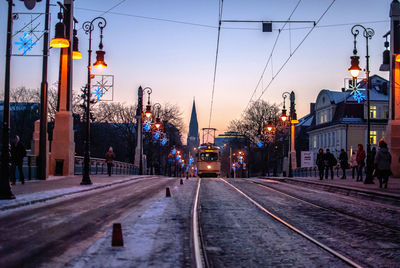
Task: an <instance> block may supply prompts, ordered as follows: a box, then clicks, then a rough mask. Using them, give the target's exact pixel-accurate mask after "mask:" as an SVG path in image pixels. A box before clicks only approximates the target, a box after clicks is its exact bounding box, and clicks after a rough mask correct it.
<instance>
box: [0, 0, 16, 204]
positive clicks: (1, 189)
mask: <svg viewBox="0 0 400 268" xmlns="http://www.w3.org/2000/svg"><path fill="white" fill-rule="evenodd" d="M12 7H13V1H12V0H8V21H7V48H6V67H5V79H4V103H3V105H4V109H3V141H2V143H3V144H2V146H3V147H2V152H1V181H0V183H1V185H0V199H14V198H15V196H14V194H13V193H12V192H11V187H10V167H9V163H10V145H9V144H10V70H11V49H12V43H11V39H12V26H13V17H12V16H13V14H12Z"/></svg>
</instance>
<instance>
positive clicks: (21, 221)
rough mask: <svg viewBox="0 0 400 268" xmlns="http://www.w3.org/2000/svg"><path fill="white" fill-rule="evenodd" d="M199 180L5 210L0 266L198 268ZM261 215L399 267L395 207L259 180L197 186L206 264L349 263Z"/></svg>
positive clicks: (0, 223)
mask: <svg viewBox="0 0 400 268" xmlns="http://www.w3.org/2000/svg"><path fill="white" fill-rule="evenodd" d="M198 181H199V180H198V179H196V178H190V179H189V180H186V179H183V184H180V183H179V179H178V178H165V177H151V176H148V177H146V178H140V179H137V180H132V181H129V182H126V183H123V184H117V185H114V186H111V187H107V188H102V189H98V190H93V191H88V192H84V193H79V194H73V195H70V196H68V197H66V198H59V199H55V200H51V201H49V202H45V203H43V204H35V205H30V206H26V207H23V208H19V209H10V210H8V211H6V212H2V213H0V233H1V236H0V267H21V266H22V267H52V268H53V267H194V253H193V251H194V250H193V229H192V226H193V225H192V212H193V204H194V198H195V192H196V189H197V185H198ZM166 187H170V189H171V193H172V197H170V198H166V197H165V188H166ZM244 194H245V195H246V196H247V197H246V196H244ZM250 199H251V200H253V201H254V202H256V203H257V204H258V205H259V206H261V207H263V208H264V210H263V209H261V208H260V207H259V206H257V205H255V204H254V203H252V201H251V200H250ZM265 210H267V211H269V212H270V213H271V214H274V215H275V216H276V217H279V218H281V219H282V220H284V221H286V222H287V223H288V224H289V225H292V226H294V227H295V228H297V229H298V230H300V231H301V232H303V233H304V234H305V235H307V236H309V237H312V238H313V239H315V240H316V241H318V242H319V243H320V244H322V245H324V246H325V247H326V248H328V249H331V250H333V251H335V252H336V253H337V254H339V255H341V256H343V257H344V258H346V259H348V260H350V261H352V262H354V263H355V264H359V265H360V266H362V267H399V263H400V227H399V226H400V224H399V223H400V208H399V207H398V206H396V205H390V204H385V203H380V202H377V201H368V200H365V199H361V198H357V197H355V196H345V195H343V194H336V193H333V192H328V191H323V190H321V189H317V188H312V187H307V186H300V185H293V184H287V183H282V182H276V181H271V180H262V179H256V178H253V179H228V180H223V179H217V178H209V179H202V180H201V184H200V194H199V206H198V209H197V211H198V214H199V228H200V234H202V238H201V239H200V240H201V241H202V246H203V254H204V257H205V259H206V263H208V264H210V266H212V267H282V266H283V267H288V266H290V267H292V266H293V267H348V266H351V265H349V262H346V261H344V260H343V259H340V258H338V256H335V255H334V254H332V252H328V251H327V249H326V248H325V249H324V248H323V247H321V245H317V244H316V243H314V242H312V241H310V239H306V238H304V236H302V235H300V234H298V233H296V232H294V231H293V230H292V229H290V228H288V227H287V226H285V225H283V224H282V223H280V222H279V221H277V220H276V219H275V218H273V217H271V215H269V214H268V213H266V211H265ZM116 221H117V222H121V224H122V227H123V233H124V247H121V248H113V247H111V245H110V244H111V230H112V228H111V227H112V224H113V223H114V222H116Z"/></svg>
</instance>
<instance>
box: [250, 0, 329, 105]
mask: <svg viewBox="0 0 400 268" xmlns="http://www.w3.org/2000/svg"><path fill="white" fill-rule="evenodd" d="M335 2H336V0H332V2H331V3H330V4H329V6H328V7H327V9H326V10H325V11H324V12H323V13H322V15H321V16H320V17H319V19H318V20H317V21H316V23H315V25H318V23H319V22H320V21H321V20H322V18H323V17H324V16H325V14H326V13H327V12H328V11H329V9H330V8H331V7H332V6H333V4H334V3H335ZM314 29H315V26H314V27H312V28H311V29H310V31H308V33H307V34H306V35H305V36H304V38H303V39H302V40H301V41H300V43H299V44H298V45H297V47H296V48H295V49H294V50H293V53H292V54H290V56H289V57H288V58H287V59H286V61H285V62H284V63H283V64H282V66H281V67H280V68H279V70H278V72H277V73H276V74H275V75H274V76H273V77H272V78H271V80H270V81H269V83H268V85H267V86H266V87H265V88H264V90H263V91H262V92H261V95H260V96H259V97H258V99H257V100H259V99H261V97H262V96H263V95H264V93H265V91H267V89H268V88H269V87H270V86H271V84H272V82H273V81H274V79H275V78H276V77H277V76H278V75H279V73H280V72H281V71H282V70H283V68H284V67H285V66H286V64H287V63H288V62H289V60H290V59H291V58H292V56H293V55H294V54H295V53H296V51H297V50H298V49H299V48H300V46H301V45H302V44H303V43H304V41H305V40H306V39H307V38H308V36H309V35H310V34H311V32H312V31H313V30H314Z"/></svg>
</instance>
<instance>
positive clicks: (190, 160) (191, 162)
mask: <svg viewBox="0 0 400 268" xmlns="http://www.w3.org/2000/svg"><path fill="white" fill-rule="evenodd" d="M193 162H194V158H193V156H191V157H190V159H189V164H190V165H191V164H193Z"/></svg>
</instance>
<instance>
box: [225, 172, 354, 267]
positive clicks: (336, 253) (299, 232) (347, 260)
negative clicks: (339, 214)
mask: <svg viewBox="0 0 400 268" xmlns="http://www.w3.org/2000/svg"><path fill="white" fill-rule="evenodd" d="M220 180H222V181H223V182H225V183H226V184H228V185H229V186H231V187H232V188H233V189H235V190H236V191H237V192H238V193H240V194H241V195H243V196H244V197H245V198H247V199H248V200H249V201H250V202H251V203H253V204H254V205H255V206H256V207H258V208H259V209H261V210H262V211H264V212H265V213H267V214H268V215H270V216H271V217H272V218H274V219H275V220H277V221H278V222H280V223H282V224H283V225H285V226H286V227H288V228H289V229H291V230H293V231H294V232H296V233H298V234H299V235H301V236H303V237H304V238H306V239H307V240H309V241H311V242H312V243H314V244H316V245H317V246H319V247H320V248H322V249H324V250H326V251H328V252H329V253H331V254H332V255H334V256H335V257H337V258H339V259H341V260H342V261H344V262H346V263H347V264H349V265H351V266H353V267H357V268H361V267H362V266H361V265H359V264H357V263H355V262H354V261H352V260H350V259H349V258H347V257H346V256H344V255H342V254H340V253H339V252H337V251H335V250H333V249H331V248H330V247H328V246H326V245H324V244H322V243H321V242H319V241H317V240H316V239H314V238H312V237H311V236H309V235H307V234H306V233H304V232H302V231H300V230H299V229H297V228H296V227H294V226H292V225H291V224H289V223H288V222H286V221H284V220H283V219H281V218H279V217H278V216H276V215H275V214H273V213H272V212H270V211H269V210H267V209H266V208H265V207H263V206H262V205H260V204H259V203H258V202H257V201H255V200H254V199H252V198H251V197H250V196H248V195H247V194H245V193H244V192H242V191H241V190H240V189H239V188H237V187H236V186H234V185H232V184H231V183H229V182H228V181H226V180H225V179H220Z"/></svg>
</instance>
